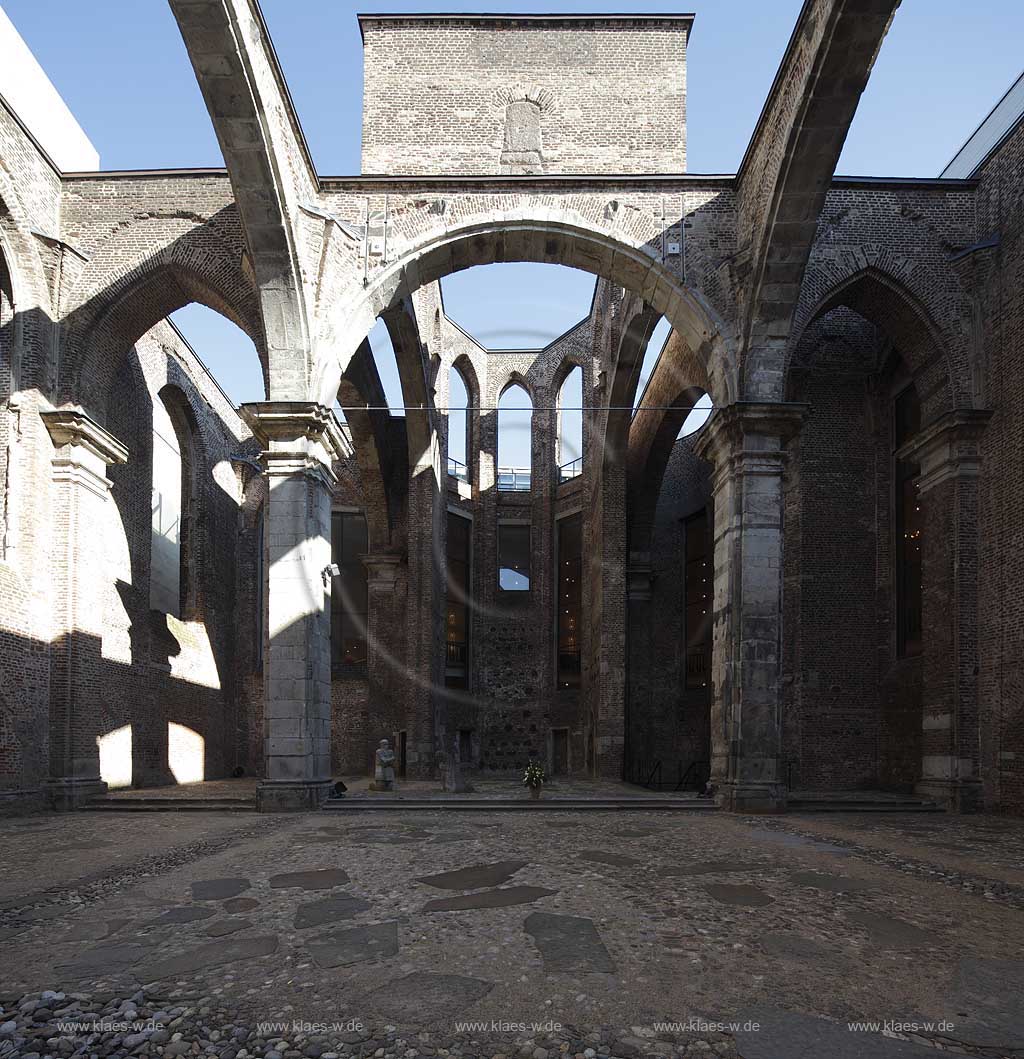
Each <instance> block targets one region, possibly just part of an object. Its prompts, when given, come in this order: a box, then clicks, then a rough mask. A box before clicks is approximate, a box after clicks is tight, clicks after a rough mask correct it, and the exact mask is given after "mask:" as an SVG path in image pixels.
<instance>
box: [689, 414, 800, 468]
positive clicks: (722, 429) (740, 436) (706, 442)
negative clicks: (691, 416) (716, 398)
mask: <svg viewBox="0 0 1024 1059" xmlns="http://www.w3.org/2000/svg"><path fill="white" fill-rule="evenodd" d="M808 409H809V406H808V405H806V404H798V403H794V402H789V401H734V402H733V403H732V404H728V405H723V406H722V407H721V408H716V409H715V411H714V412H713V413H712V414H711V419H710V420H709V421H708V424H707V426H706V427H705V428H704V430H703V431H702V432H701V434H700V436H699V438H698V440H697V444H696V446H695V451H696V453H697V455H698V456H700V457H701V459H704V460H708V461H709V462H710V463H713V464H715V465H716V466H721V465H723V464H725V463H727V462H729V461H730V460H732V459H735V458H736V457H737V456H740V455H743V454H744V453H747V454H749V455H751V456H761V457H770V456H773V455H779V454H781V452H782V450H783V449H784V448H785V446H786V444H787V443H788V442H789V441H790V440H791V439H792V438H794V437H796V435H797V434H798V433H799V432H800V428H801V427H802V426H803V422H804V420H805V419H806V418H807V413H808Z"/></svg>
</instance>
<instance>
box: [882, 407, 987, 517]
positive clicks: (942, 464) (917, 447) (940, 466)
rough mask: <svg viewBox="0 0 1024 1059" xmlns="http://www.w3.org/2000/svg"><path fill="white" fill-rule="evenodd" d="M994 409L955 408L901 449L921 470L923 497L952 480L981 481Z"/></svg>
mask: <svg viewBox="0 0 1024 1059" xmlns="http://www.w3.org/2000/svg"><path fill="white" fill-rule="evenodd" d="M991 418H992V411H991V409H987V408H954V409H953V411H951V412H947V413H946V414H945V415H943V416H940V417H939V418H938V419H936V420H935V421H934V422H933V423H929V424H928V425H927V426H925V427H922V429H921V430H919V431H918V433H917V434H916V436H914V437H913V438H911V439H910V441H908V442H907V443H906V444H905V445H903V446H902V447H901V448H899V449H898V450H897V452H896V455H897V456H898V457H899V458H900V459H901V460H908V461H909V462H911V463H917V464H919V465H920V467H921V476H920V478H918V489H919V491H920V493H921V495H922V496H923V495H924V494H925V493H927V492H929V490H931V489H934V488H935V487H936V486H938V485H941V484H942V483H943V482H946V481H949V480H950V479H951V478H977V477H978V475H979V474H980V473H981V444H980V443H981V437H982V434H984V433H985V428H986V427H987V426H988V421H989V419H991Z"/></svg>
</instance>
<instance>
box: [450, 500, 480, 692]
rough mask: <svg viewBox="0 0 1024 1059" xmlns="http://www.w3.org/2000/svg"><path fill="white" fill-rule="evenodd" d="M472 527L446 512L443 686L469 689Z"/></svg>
mask: <svg viewBox="0 0 1024 1059" xmlns="http://www.w3.org/2000/svg"><path fill="white" fill-rule="evenodd" d="M472 528H473V524H472V522H470V520H469V519H468V518H464V517H463V516H462V515H457V514H455V512H453V511H449V512H448V535H447V558H448V600H447V612H446V614H445V664H444V683H445V687H448V688H468V687H469V642H470V640H469V637H470V605H469V604H470V591H471V587H470V570H471V568H472V565H471V555H472Z"/></svg>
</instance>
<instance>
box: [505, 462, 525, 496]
mask: <svg viewBox="0 0 1024 1059" xmlns="http://www.w3.org/2000/svg"><path fill="white" fill-rule="evenodd" d="M498 489H499V490H500V491H501V492H503V493H528V492H529V491H530V468H529V467H499V468H498Z"/></svg>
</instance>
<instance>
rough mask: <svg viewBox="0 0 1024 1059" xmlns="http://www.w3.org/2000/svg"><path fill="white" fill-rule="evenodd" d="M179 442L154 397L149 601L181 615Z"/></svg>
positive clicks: (152, 606) (167, 415) (159, 400)
mask: <svg viewBox="0 0 1024 1059" xmlns="http://www.w3.org/2000/svg"><path fill="white" fill-rule="evenodd" d="M183 466H184V465H183V462H182V458H181V442H180V441H179V439H178V434H177V431H176V430H175V429H174V423H173V421H172V420H171V416H170V413H169V412H168V410H167V406H166V405H165V404H164V402H163V400H161V399H160V398H159V397H157V399H156V400H154V401H153V522H152V534H151V538H150V564H149V605H150V607H151V608H152V609H153V610H157V611H161V612H162V613H164V614H171V615H174V617H181V589H182V577H181V515H182V494H183V489H182V479H183V476H184V475H183Z"/></svg>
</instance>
